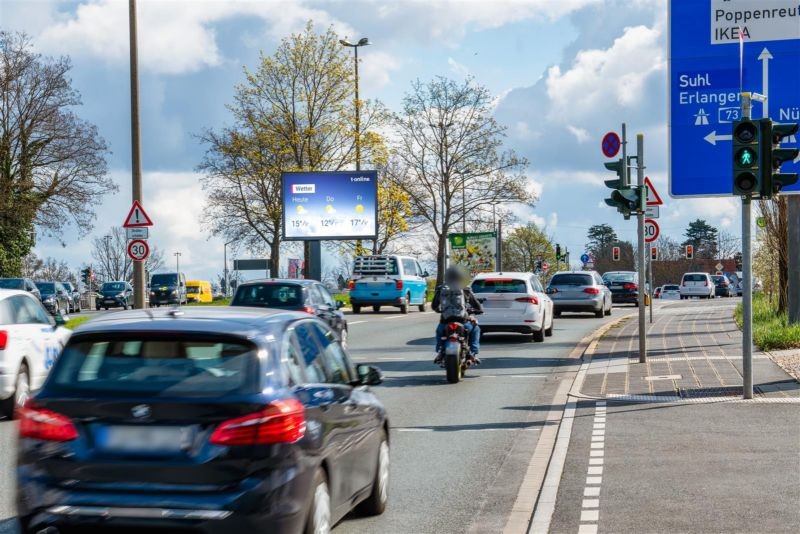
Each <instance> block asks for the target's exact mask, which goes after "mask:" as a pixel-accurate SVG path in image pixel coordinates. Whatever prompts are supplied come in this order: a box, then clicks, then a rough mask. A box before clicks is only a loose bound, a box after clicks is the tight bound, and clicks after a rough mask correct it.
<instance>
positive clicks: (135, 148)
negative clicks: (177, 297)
mask: <svg viewBox="0 0 800 534" xmlns="http://www.w3.org/2000/svg"><path fill="white" fill-rule="evenodd" d="M128 26H129V27H128V33H129V37H130V72H131V181H132V185H133V187H132V192H133V200H134V201H135V202H142V155H141V141H140V138H139V58H138V52H137V44H136V0H128ZM145 291H146V288H145V276H144V262H143V261H135V262H133V307H134V308H136V309H142V308H144V297H145Z"/></svg>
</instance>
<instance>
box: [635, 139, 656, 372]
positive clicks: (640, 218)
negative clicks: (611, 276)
mask: <svg viewBox="0 0 800 534" xmlns="http://www.w3.org/2000/svg"><path fill="white" fill-rule="evenodd" d="M636 185H638V186H639V187H640V188H644V135H643V134H636ZM651 222H652V223H653V224H655V221H651ZM636 227H637V230H638V231H637V236H638V241H639V243H638V245H639V250H638V253H639V262H638V263H639V269H638V271H639V363H647V335H646V332H645V324H644V323H645V318H644V311H645V310H644V305H645V301H644V295H645V278H644V275H645V261H647V260H646V255H645V251H644V249H645V244H644V242H645V234H644V212H643V211H642V210H637V212H636ZM655 227H656V228H658V224H655ZM656 237H658V234H656Z"/></svg>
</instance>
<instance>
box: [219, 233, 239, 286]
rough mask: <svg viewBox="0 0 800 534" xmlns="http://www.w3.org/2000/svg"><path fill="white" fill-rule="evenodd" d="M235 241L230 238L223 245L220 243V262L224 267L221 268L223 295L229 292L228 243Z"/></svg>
mask: <svg viewBox="0 0 800 534" xmlns="http://www.w3.org/2000/svg"><path fill="white" fill-rule="evenodd" d="M234 241H236V239H231V240H230V241H228V242H227V243H225V244H224V245H222V262H223V263H224V265H225V266H224V268H223V269H222V273H223V274H222V276H223V277H224V281H225V296H226V297H227V296H228V294H229V290H228V245H230V244H231V243H233V242H234Z"/></svg>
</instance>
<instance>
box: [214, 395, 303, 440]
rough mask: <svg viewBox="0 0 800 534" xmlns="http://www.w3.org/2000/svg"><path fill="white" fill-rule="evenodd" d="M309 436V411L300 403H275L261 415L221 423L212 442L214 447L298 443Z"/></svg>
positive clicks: (290, 400) (260, 413)
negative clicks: (307, 433) (307, 418)
mask: <svg viewBox="0 0 800 534" xmlns="http://www.w3.org/2000/svg"><path fill="white" fill-rule="evenodd" d="M305 433H306V416H305V408H304V407H303V405H302V404H301V403H300V401H298V400H296V399H284V400H278V401H274V402H271V403H270V404H269V405H268V406H267V407H266V408H264V409H263V410H262V411H260V412H256V413H253V414H250V415H245V416H244V417H238V418H236V419H230V420H228V421H225V422H223V423H220V425H219V426H218V427H217V429H216V430H214V433H213V434H211V438H209V442H211V443H212V444H214V445H267V444H271V443H294V442H295V441H297V440H299V439H300V438H302V437H303V436H304V435H305Z"/></svg>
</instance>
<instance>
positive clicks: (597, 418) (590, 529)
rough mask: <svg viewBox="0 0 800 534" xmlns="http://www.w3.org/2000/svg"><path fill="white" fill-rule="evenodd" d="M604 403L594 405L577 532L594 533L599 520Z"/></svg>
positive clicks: (604, 423) (603, 439)
mask: <svg viewBox="0 0 800 534" xmlns="http://www.w3.org/2000/svg"><path fill="white" fill-rule="evenodd" d="M605 434H606V403H605V401H598V402H597V404H596V405H595V414H594V424H593V426H592V441H591V444H590V446H589V447H590V450H589V467H588V468H587V470H586V485H585V486H584V488H583V496H584V497H598V498H596V499H583V501H582V502H581V519H580V521H581V522H580V524H579V526H578V534H596V532H597V522H598V521H599V520H600V499H599V497H600V486H601V485H602V483H603V454H604V448H605V443H606V441H605V440H606V436H605Z"/></svg>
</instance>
